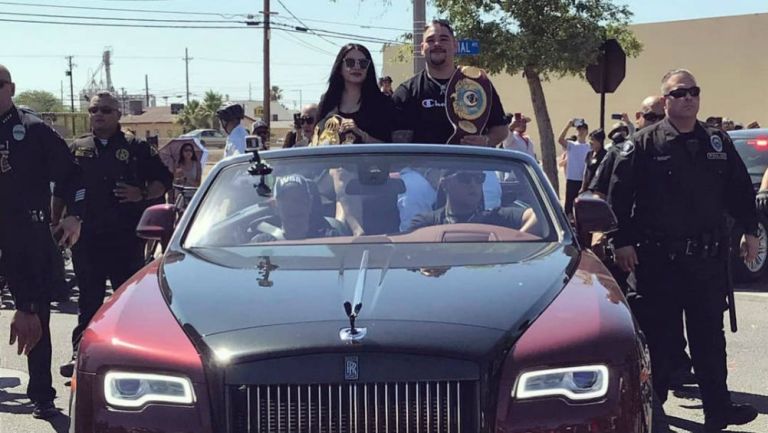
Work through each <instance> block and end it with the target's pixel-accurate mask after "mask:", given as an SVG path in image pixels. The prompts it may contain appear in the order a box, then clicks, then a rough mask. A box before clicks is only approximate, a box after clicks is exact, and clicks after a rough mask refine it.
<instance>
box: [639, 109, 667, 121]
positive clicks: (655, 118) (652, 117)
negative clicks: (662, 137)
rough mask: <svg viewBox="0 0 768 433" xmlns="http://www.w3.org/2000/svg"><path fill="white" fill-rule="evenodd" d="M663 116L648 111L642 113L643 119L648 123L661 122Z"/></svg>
mask: <svg viewBox="0 0 768 433" xmlns="http://www.w3.org/2000/svg"><path fill="white" fill-rule="evenodd" d="M664 117H665V115H663V114H656V113H654V112H653V111H649V112H647V113H643V119H645V120H647V121H649V122H658V121H659V120H663V119H664Z"/></svg>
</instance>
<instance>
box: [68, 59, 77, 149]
mask: <svg viewBox="0 0 768 433" xmlns="http://www.w3.org/2000/svg"><path fill="white" fill-rule="evenodd" d="M72 57H73V56H67V63H68V64H69V69H68V70H67V72H66V75H68V76H69V109H70V111H71V112H72V137H74V136H75V134H76V131H75V114H74V113H75V85H74V83H73V81H72V68H73V67H74V66H75V65H74V64H73V63H72Z"/></svg>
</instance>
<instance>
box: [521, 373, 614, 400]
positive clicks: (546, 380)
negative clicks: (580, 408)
mask: <svg viewBox="0 0 768 433" xmlns="http://www.w3.org/2000/svg"><path fill="white" fill-rule="evenodd" d="M607 392H608V367H606V366H604V365H587V366H582V367H568V368H555V369H550V370H536V371H529V372H527V373H523V374H521V375H520V379H519V380H518V381H517V390H516V392H515V391H513V394H512V396H513V397H517V398H519V399H526V398H534V397H544V396H555V395H562V396H564V397H566V398H568V399H570V400H591V399H595V398H601V397H603V396H605V394H606V393H607Z"/></svg>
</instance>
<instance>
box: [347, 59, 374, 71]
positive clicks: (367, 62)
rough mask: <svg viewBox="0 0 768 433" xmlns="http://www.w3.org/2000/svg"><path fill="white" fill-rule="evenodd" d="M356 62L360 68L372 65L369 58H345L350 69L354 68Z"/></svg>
mask: <svg viewBox="0 0 768 433" xmlns="http://www.w3.org/2000/svg"><path fill="white" fill-rule="evenodd" d="M355 63H357V67H358V68H360V69H368V66H370V65H371V61H370V60H368V59H352V58H346V59H344V66H346V67H347V68H348V69H352V68H354V67H355Z"/></svg>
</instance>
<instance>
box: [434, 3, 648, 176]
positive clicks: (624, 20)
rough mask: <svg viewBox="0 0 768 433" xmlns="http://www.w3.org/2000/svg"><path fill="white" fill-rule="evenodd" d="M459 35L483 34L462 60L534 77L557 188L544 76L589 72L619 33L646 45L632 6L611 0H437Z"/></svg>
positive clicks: (547, 163) (626, 44)
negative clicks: (635, 29) (636, 30)
mask: <svg viewBox="0 0 768 433" xmlns="http://www.w3.org/2000/svg"><path fill="white" fill-rule="evenodd" d="M434 4H435V6H436V7H437V9H438V10H439V11H440V12H441V14H444V15H446V16H447V18H448V19H449V20H450V21H451V23H452V24H453V26H454V29H455V31H456V33H457V35H460V36H463V37H468V38H469V37H471V38H472V39H478V40H479V41H480V46H481V47H482V50H481V54H480V55H479V56H477V57H471V58H467V59H466V60H464V59H463V60H462V63H465V64H466V63H468V64H472V65H476V66H480V67H482V68H484V69H485V70H487V71H488V72H490V73H493V74H498V73H502V72H506V73H507V74H510V75H515V74H518V73H522V75H523V77H524V78H525V80H526V81H527V83H528V88H529V91H530V94H531V102H532V103H533V109H534V114H535V116H536V123H537V125H538V129H539V136H540V138H541V147H542V162H543V166H544V172H545V173H546V174H547V176H548V177H549V179H550V182H552V185H553V186H554V187H555V189H556V190H557V187H558V180H557V165H556V161H555V159H556V151H555V138H554V133H553V131H552V122H551V120H550V117H549V111H548V110H547V100H546V97H545V95H544V90H543V88H542V85H541V83H542V81H547V80H549V79H550V78H551V77H556V78H557V77H562V76H566V75H571V76H579V77H582V78H583V77H584V72H585V69H586V67H587V66H588V65H590V64H593V63H595V61H596V60H597V57H598V54H599V49H600V45H601V44H602V42H603V40H605V39H607V38H616V39H618V40H619V42H620V43H621V45H622V47H623V48H624V51H625V52H627V54H628V55H630V56H637V55H638V54H639V53H640V51H641V50H642V45H641V44H640V42H639V41H638V40H637V39H636V38H635V37H634V35H633V34H632V32H631V31H630V30H629V29H628V25H629V19H630V18H631V16H632V12H631V11H630V10H629V8H628V7H627V6H624V5H617V4H614V3H613V2H612V1H611V0H434Z"/></svg>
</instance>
